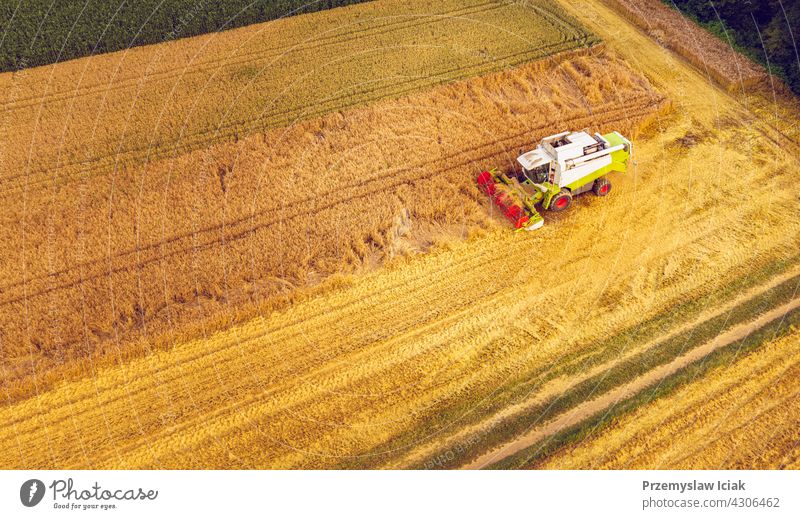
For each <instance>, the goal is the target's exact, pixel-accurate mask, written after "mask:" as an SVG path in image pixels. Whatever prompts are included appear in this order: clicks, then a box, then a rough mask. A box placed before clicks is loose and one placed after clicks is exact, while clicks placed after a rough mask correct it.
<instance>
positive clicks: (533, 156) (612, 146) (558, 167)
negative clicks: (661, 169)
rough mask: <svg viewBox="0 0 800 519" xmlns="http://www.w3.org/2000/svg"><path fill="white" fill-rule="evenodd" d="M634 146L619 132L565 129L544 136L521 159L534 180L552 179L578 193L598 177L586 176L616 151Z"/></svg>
mask: <svg viewBox="0 0 800 519" xmlns="http://www.w3.org/2000/svg"><path fill="white" fill-rule="evenodd" d="M614 137H617V139H614ZM612 140H614V141H616V142H614V143H612V142H611V141H612ZM630 149H631V143H630V141H628V139H625V138H624V137H622V135H620V134H619V133H617V132H613V133H611V134H608V135H606V136H603V135H600V134H599V133H595V134H594V135H591V134H589V132H587V131H585V130H584V131H579V132H561V133H557V134H555V135H551V136H549V137H545V138H544V139H542V140H541V142H540V143H539V146H537V148H536V149H535V150H533V151H529V152H528V153H524V154H523V155H520V156H519V157H518V158H517V162H518V163H519V165H520V166H522V173H523V175H524V176H525V177H527V178H528V179H530V180H531V182H533V183H536V184H542V183H544V182H549V183H551V184H553V185H556V186H558V187H560V188H563V187H566V188H568V189H570V191H571V192H572V194H578V193H580V192H582V191H588V190H589V189H591V188H592V185H591V181H592V180H594V179H587V178H586V177H589V176H592V174H593V173H595V172H597V171H602V170H603V169H604V167H605V166H609V165H610V164H611V161H612V158H611V154H612V153H614V152H615V151H619V150H625V151H626V152H627V153H628V154H630ZM587 186H588V187H587ZM582 188H583V189H582Z"/></svg>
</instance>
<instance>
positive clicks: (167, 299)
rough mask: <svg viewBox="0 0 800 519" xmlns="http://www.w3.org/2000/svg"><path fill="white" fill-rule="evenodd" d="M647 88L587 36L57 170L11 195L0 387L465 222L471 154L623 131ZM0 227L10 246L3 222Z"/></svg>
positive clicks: (644, 109) (651, 99)
mask: <svg viewBox="0 0 800 519" xmlns="http://www.w3.org/2000/svg"><path fill="white" fill-rule="evenodd" d="M549 92H558V93H559V94H558V103H559V105H558V106H557V107H556V106H553V104H552V103H551V99H552V98H553V96H552V94H549ZM589 100H590V101H589ZM662 100H663V99H662V98H661V97H660V96H658V95H657V94H655V93H654V92H653V91H652V90H651V89H650V87H649V85H648V84H647V82H646V81H644V80H642V79H641V78H637V77H635V75H633V74H632V72H631V71H630V69H628V68H627V67H626V66H625V65H624V64H622V63H621V62H620V61H619V60H618V59H616V58H614V57H613V56H611V55H608V54H607V53H605V52H603V50H602V49H597V50H596V51H592V52H591V53H583V54H570V55H564V56H560V57H559V58H558V59H553V60H548V61H542V62H535V63H532V64H528V65H524V66H522V67H519V68H517V69H512V70H509V71H506V72H502V73H497V74H494V75H489V76H485V77H480V78H475V79H472V80H469V81H465V82H459V83H455V84H451V85H445V86H441V87H437V88H435V89H432V90H430V91H427V92H424V93H419V94H416V95H413V96H408V97H405V98H402V99H398V100H386V101H383V102H380V103H377V104H373V105H371V106H368V107H364V108H360V109H355V110H352V111H350V112H347V113H337V114H332V115H328V116H325V117H322V118H319V119H314V120H309V121H305V122H301V123H298V124H296V125H294V126H292V127H290V128H285V129H275V130H270V131H268V132H267V133H265V134H262V135H255V136H250V137H247V138H243V139H240V141H239V142H238V143H227V144H219V145H214V146H210V147H209V148H207V149H204V150H197V151H194V152H190V153H187V154H185V155H182V156H180V157H178V158H175V159H163V160H161V161H157V162H152V163H150V164H148V165H146V166H143V167H140V168H131V169H126V170H123V171H121V172H120V174H119V175H114V176H112V177H95V178H92V179H90V180H88V181H87V182H85V183H84V182H81V183H70V184H67V185H65V186H62V187H61V188H60V189H59V190H58V191H57V192H55V193H51V194H50V195H48V201H47V203H46V204H42V205H40V206H31V205H30V203H29V202H30V200H29V199H22V200H20V201H18V202H16V203H9V204H8V205H7V206H6V207H5V208H4V209H3V210H4V211H5V213H6V214H8V213H17V214H20V215H21V216H20V218H21V220H23V221H25V222H29V223H30V222H38V223H39V225H37V226H32V225H31V226H30V227H28V226H26V228H27V229H29V230H28V232H27V233H26V234H25V247H24V248H22V249H19V248H17V249H9V251H8V252H7V253H6V254H7V255H9V256H11V257H12V258H13V261H10V262H9V263H8V267H11V269H12V270H10V272H8V274H7V275H6V276H5V277H4V280H3V286H2V299H0V326H2V329H3V334H4V340H5V344H6V346H7V350H6V351H7V356H6V357H5V358H4V359H3V365H4V368H5V369H6V372H7V373H8V376H7V378H6V385H8V384H10V383H11V382H13V381H14V380H15V379H19V378H24V377H25V376H27V375H30V374H32V373H33V372H39V373H40V374H41V373H42V372H44V371H46V369H47V368H49V367H52V366H54V365H59V364H63V363H64V362H68V361H69V360H71V359H75V358H81V357H86V356H88V355H92V354H95V353H97V352H101V353H102V352H104V351H114V350H116V349H119V348H120V347H121V345H124V344H125V343H126V342H127V341H130V340H132V339H135V338H137V337H141V336H144V337H149V338H152V337H155V336H157V335H158V334H159V333H161V332H163V331H166V330H175V329H176V328H179V327H180V326H182V325H185V324H187V323H193V322H195V321H197V320H198V319H201V318H207V317H209V316H211V315H214V314H218V313H220V312H222V313H225V312H231V311H235V310H236V309H237V308H239V307H240V306H241V305H243V304H247V303H258V302H259V301H264V300H266V299H268V298H270V297H275V296H278V295H280V294H282V293H284V292H286V291H287V290H291V289H292V288H293V287H297V286H302V285H308V284H313V283H316V282H318V281H319V280H320V279H321V278H325V277H326V276H329V275H330V274H333V273H337V272H344V271H352V270H353V269H354V268H356V267H359V266H361V265H364V264H365V263H369V262H370V261H380V260H382V259H383V258H385V257H386V256H390V255H392V254H398V253H400V252H402V250H411V251H413V250H414V249H425V248H426V247H427V245H426V242H427V240H426V238H425V237H426V236H429V237H430V236H433V237H434V238H435V233H433V232H432V231H433V230H435V228H436V227H443V228H454V229H456V230H457V231H458V232H465V231H466V230H468V229H470V228H475V227H478V226H480V225H482V222H484V221H485V217H486V213H485V211H484V210H483V208H482V206H481V205H480V203H479V202H478V201H479V200H481V201H482V198H480V197H479V195H478V192H477V189H475V188H474V185H473V184H474V176H475V174H476V172H477V171H479V170H480V169H481V168H485V167H489V166H491V165H503V164H505V163H507V162H508V161H509V160H511V158H512V156H511V155H510V153H509V150H517V149H519V148H523V147H529V146H531V145H532V143H533V142H535V140H536V139H538V138H540V137H541V136H543V135H545V134H547V133H549V132H551V131H552V128H553V127H557V126H563V125H568V126H570V127H583V126H592V127H596V128H600V129H611V128H616V129H619V130H622V131H625V132H626V133H629V132H630V131H632V130H633V129H635V128H636V127H637V125H638V124H640V123H641V122H642V120H643V119H644V118H646V117H647V116H648V115H650V114H652V113H653V112H654V111H656V110H657V109H658V108H659V106H660V104H661V103H662ZM23 212H24V214H23ZM54 214H57V215H58V216H57V218H56V219H57V221H52V218H53V217H54ZM409 225H410V228H409ZM459 229H460V230H459ZM0 236H2V241H3V242H5V243H9V244H11V243H14V242H15V240H19V238H20V234H19V228H18V227H17V226H7V227H3V228H2V229H0ZM17 265H24V270H22V269H20V270H18V271H17V272H16V273H14V270H13V269H14V267H15V266H17ZM8 267H7V268H8ZM31 352H32V353H33V354H32V355H31Z"/></svg>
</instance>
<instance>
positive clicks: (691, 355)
mask: <svg viewBox="0 0 800 519" xmlns="http://www.w3.org/2000/svg"><path fill="white" fill-rule="evenodd" d="M797 308H800V298H797V299H793V300H792V301H790V302H788V303H786V304H783V305H781V306H779V307H777V308H773V309H772V310H769V311H768V312H766V313H764V314H763V315H761V316H760V317H758V318H756V319H754V320H752V321H750V322H747V323H744V324H739V325H736V326H734V327H732V328H731V329H729V330H726V331H724V332H723V333H721V334H720V335H718V336H717V337H715V338H714V339H712V340H711V341H708V342H706V343H705V344H703V345H701V346H698V347H696V348H694V349H692V350H691V351H689V352H688V353H685V354H683V355H681V356H679V357H677V358H676V359H674V360H673V361H672V362H670V363H668V364H665V365H662V366H659V367H657V368H655V369H653V370H651V371H649V372H648V373H647V374H646V375H643V376H640V377H637V378H636V379H635V380H633V381H632V382H629V383H627V384H625V385H623V386H621V387H618V388H615V389H613V390H611V391H609V392H607V393H605V394H603V395H601V396H599V397H597V398H594V399H592V400H589V401H587V402H584V403H583V404H580V405H578V406H576V407H574V408H572V409H570V410H569V411H566V412H564V413H562V414H561V415H559V416H557V417H556V418H554V419H553V420H551V421H549V422H548V423H546V424H544V425H542V426H539V427H535V428H533V429H532V430H530V431H529V432H528V433H526V434H524V435H523V436H521V437H519V438H517V439H516V440H514V441H512V442H509V443H507V444H505V445H503V446H502V447H500V448H498V449H495V450H492V451H490V452H488V453H486V454H483V455H481V456H480V457H478V458H477V459H476V460H474V461H472V462H470V463H468V464H467V465H465V466H464V467H463V468H465V469H472V470H475V469H483V468H487V467H489V466H490V465H492V464H494V463H497V462H498V461H501V460H503V459H505V458H507V457H509V456H511V455H513V454H516V453H518V452H520V451H522V450H524V449H526V448H527V447H530V446H532V445H534V444H536V443H538V442H540V441H542V440H543V439H545V438H547V437H548V436H552V435H554V434H557V433H559V432H561V431H563V430H565V429H567V428H569V427H572V426H574V425H578V424H579V423H581V422H583V421H584V420H586V419H587V418H590V417H592V416H594V415H596V414H598V413H600V412H602V411H604V410H606V409H608V408H609V407H611V406H612V405H614V404H616V403H618V402H620V401H622V400H625V399H627V398H629V397H631V396H633V395H635V394H636V393H639V392H640V391H643V390H645V389H647V388H649V387H651V386H652V385H653V384H656V383H657V382H659V381H661V380H663V379H665V378H667V377H669V376H670V375H673V374H675V373H677V372H678V371H680V370H681V369H683V368H685V367H686V366H688V365H690V364H693V363H694V362H697V361H698V360H700V359H702V358H704V357H706V356H708V355H709V354H710V353H712V352H714V351H716V350H718V349H720V348H723V347H725V346H728V345H730V344H733V343H734V342H736V341H739V340H741V339H744V338H745V337H747V336H748V335H750V334H751V333H752V332H753V331H755V330H758V329H759V328H762V327H763V326H766V325H767V324H769V323H771V322H773V321H775V320H778V319H781V318H782V317H783V316H784V315H786V314H787V313H789V312H791V311H792V310H796V309H797Z"/></svg>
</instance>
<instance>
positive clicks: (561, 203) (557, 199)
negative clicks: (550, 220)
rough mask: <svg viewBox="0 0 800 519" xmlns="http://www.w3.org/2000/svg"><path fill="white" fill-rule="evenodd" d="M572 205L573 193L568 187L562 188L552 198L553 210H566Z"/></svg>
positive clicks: (551, 207)
mask: <svg viewBox="0 0 800 519" xmlns="http://www.w3.org/2000/svg"><path fill="white" fill-rule="evenodd" d="M571 205H572V193H570V192H569V190H567V189H562V190H561V192H559V193H558V194H557V195H556V196H554V197H553V199H552V200H550V207H549V209H550V210H551V211H564V210H566V209H567V208H569V206H571Z"/></svg>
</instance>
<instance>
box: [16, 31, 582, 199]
mask: <svg viewBox="0 0 800 519" xmlns="http://www.w3.org/2000/svg"><path fill="white" fill-rule="evenodd" d="M582 41H583V39H576V40H570V41H566V42H563V43H561V42H560V43H556V44H551V45H544V46H541V47H539V48H537V49H534V50H526V51H521V52H517V53H513V54H508V55H505V56H502V57H499V58H496V59H495V60H494V61H493V62H492V63H490V64H488V65H487V64H476V65H473V66H470V67H464V68H459V69H450V70H446V71H444V72H441V73H438V74H436V75H432V76H423V77H417V78H410V79H405V80H400V81H397V80H393V81H392V83H391V84H390V85H388V86H385V87H381V86H378V87H376V88H367V89H362V90H356V91H353V92H348V93H344V94H340V95H335V96H331V97H328V98H325V99H322V100H319V101H318V102H315V103H314V104H313V108H309V107H308V106H305V107H298V108H296V109H285V110H280V111H275V112H271V113H269V115H268V116H267V117H264V116H263V115H260V114H259V115H254V116H252V117H249V118H241V119H236V120H231V121H228V122H222V123H220V124H217V125H216V127H215V128H214V129H210V130H206V131H202V132H197V133H192V134H187V135H186V136H185V137H183V138H181V140H180V141H179V142H181V143H183V144H179V143H178V142H168V143H166V144H164V145H147V146H143V147H139V148H129V149H127V150H126V151H124V152H110V153H107V154H105V155H103V154H100V155H96V156H94V157H92V158H91V159H87V160H76V161H73V162H62V163H59V164H58V165H56V166H55V167H52V166H47V167H42V168H30V169H28V170H27V171H26V172H24V173H20V174H17V175H9V176H4V177H0V186H3V184H16V183H17V182H18V181H19V180H20V179H23V178H24V179H25V185H24V186H18V185H14V186H12V187H7V188H5V189H2V190H0V197H9V196H12V195H19V194H21V193H22V192H23V191H26V192H30V191H34V192H35V191H37V190H39V189H41V188H43V187H46V186H48V185H51V184H52V183H53V182H57V183H59V184H67V183H70V182H75V181H78V180H88V179H91V178H93V177H95V176H98V175H103V174H108V173H111V171H112V170H114V169H116V168H117V167H119V165H120V164H128V163H135V162H136V161H137V160H139V159H142V158H143V157H142V156H143V154H144V155H146V159H147V161H148V162H149V161H153V160H158V159H162V158H167V157H171V156H176V155H180V154H183V153H188V152H190V151H193V150H196V149H198V148H202V147H204V146H207V145H210V144H213V143H216V142H220V141H224V140H226V139H227V138H228V137H229V136H230V135H233V134H234V133H239V132H242V133H245V134H248V133H251V132H253V131H257V130H265V129H270V128H278V127H281V126H286V125H290V124H292V123H294V122H297V121H300V120H305V119H312V118H314V117H319V116H322V115H325V114H327V113H330V112H332V111H335V110H343V109H347V108H351V107H354V106H359V105H363V104H369V103H371V102H375V101H379V100H381V99H385V98H394V97H400V96H403V95H406V94H410V93H413V92H417V91H419V90H420V88H422V87H436V86H439V85H442V84H445V83H451V82H456V81H460V80H464V79H466V78H469V77H473V76H479V75H482V74H485V73H489V72H492V71H496V70H497V68H498V67H497V64H498V63H505V65H506V66H508V67H512V66H516V65H520V64H522V63H525V62H529V61H535V60H537V59H542V58H544V57H546V56H550V55H555V54H557V53H559V52H564V51H568V50H570V49H572V48H574V47H576V46H578V45H577V43H580V42H582ZM419 82H422V83H423V84H422V86H419V85H417V83H419ZM396 87H401V88H399V89H398V88H396ZM387 88H388V89H389V90H385V89H387ZM379 92H380V93H379ZM364 95H367V97H366V98H362V97H361V96H364ZM351 99H355V100H353V101H348V100H351ZM262 113H263V112H262ZM108 161H110V162H113V163H112V164H108V163H107V162H108ZM76 167H80V170H79V171H74V172H71V171H69V170H70V169H71V168H76ZM62 170H67V171H66V172H65V173H59V171H62ZM39 176H46V177H45V178H40V179H37V178H36V177H39Z"/></svg>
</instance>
